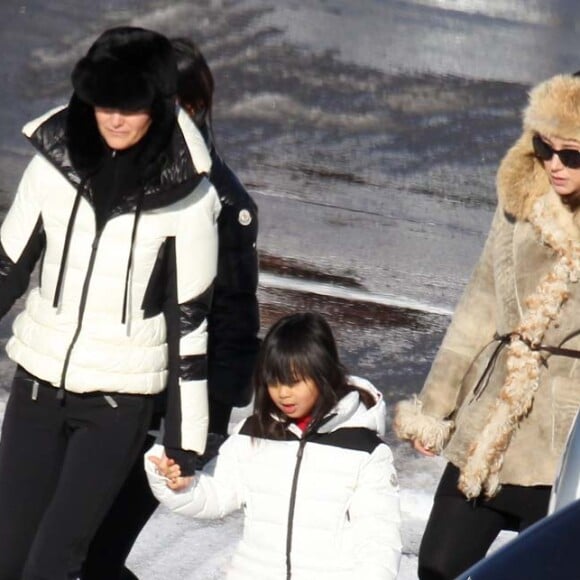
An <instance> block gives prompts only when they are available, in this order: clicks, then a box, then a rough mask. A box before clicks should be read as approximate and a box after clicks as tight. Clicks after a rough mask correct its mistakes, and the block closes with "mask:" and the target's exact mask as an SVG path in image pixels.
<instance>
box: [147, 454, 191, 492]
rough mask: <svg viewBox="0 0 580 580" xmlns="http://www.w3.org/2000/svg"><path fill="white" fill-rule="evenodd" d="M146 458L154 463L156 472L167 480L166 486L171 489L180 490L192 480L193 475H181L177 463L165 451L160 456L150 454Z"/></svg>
mask: <svg viewBox="0 0 580 580" xmlns="http://www.w3.org/2000/svg"><path fill="white" fill-rule="evenodd" d="M147 459H148V460H149V461H151V463H153V464H154V465H155V468H156V471H157V473H158V474H159V475H161V476H162V477H164V478H165V479H166V480H167V487H168V488H169V489H172V490H173V491H181V490H182V489H185V488H186V487H188V486H189V485H190V484H191V482H192V481H193V476H189V477H182V476H181V468H180V467H179V465H178V464H177V463H175V461H173V459H169V458H168V457H167V456H166V455H165V453H164V454H163V455H162V456H161V457H156V456H155V455H150V456H149V457H148V458H147Z"/></svg>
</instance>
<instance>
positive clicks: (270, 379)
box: [263, 352, 312, 385]
mask: <svg viewBox="0 0 580 580" xmlns="http://www.w3.org/2000/svg"><path fill="white" fill-rule="evenodd" d="M276 355H277V356H274V357H271V359H270V360H268V361H267V363H266V364H265V365H264V376H263V379H264V382H265V383H266V384H267V385H293V384H295V383H297V382H298V381H301V380H303V379H307V378H311V373H312V372H311V366H312V365H311V364H310V361H309V359H308V355H305V354H302V353H284V352H278V353H276Z"/></svg>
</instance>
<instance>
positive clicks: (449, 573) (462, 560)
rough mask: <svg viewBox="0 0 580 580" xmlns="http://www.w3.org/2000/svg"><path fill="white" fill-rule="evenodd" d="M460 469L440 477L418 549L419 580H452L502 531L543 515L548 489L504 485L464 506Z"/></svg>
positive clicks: (450, 466)
mask: <svg viewBox="0 0 580 580" xmlns="http://www.w3.org/2000/svg"><path fill="white" fill-rule="evenodd" d="M458 479H459V469H457V467H455V466H454V465H453V464H451V463H449V464H448V465H447V467H446V468H445V471H444V472H443V475H442V477H441V481H440V482H439V486H438V488H437V491H436V492H435V500H434V503H433V509H432V510H431V514H430V516H429V520H428V522H427V527H426V528H425V533H424V534H423V539H422V541H421V546H420V548H419V578H420V580H452V579H453V578H456V577H457V576H459V574H461V573H462V572H465V570H467V569H468V568H469V567H471V566H472V565H473V564H475V563H476V562H478V561H479V560H481V559H482V558H483V557H485V555H486V553H487V551H488V549H489V547H490V546H491V544H492V543H493V541H494V540H495V539H496V537H497V536H498V534H499V533H500V532H501V531H502V530H511V531H517V532H521V531H523V530H524V529H525V528H527V527H528V526H531V525H532V524H533V523H535V522H536V521H538V520H539V519H541V518H542V517H544V516H545V515H546V514H547V512H548V503H549V501H550V492H551V487H550V486H547V485H538V486H532V487H524V486H521V485H504V486H502V488H501V489H500V491H499V493H498V494H497V495H496V496H495V497H493V498H492V499H489V500H485V499H481V500H480V499H477V500H475V501H473V500H472V501H469V500H467V498H466V497H465V496H464V495H463V494H462V493H461V492H460V491H459V490H458V489H457V482H458Z"/></svg>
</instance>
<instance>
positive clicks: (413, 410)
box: [393, 397, 455, 453]
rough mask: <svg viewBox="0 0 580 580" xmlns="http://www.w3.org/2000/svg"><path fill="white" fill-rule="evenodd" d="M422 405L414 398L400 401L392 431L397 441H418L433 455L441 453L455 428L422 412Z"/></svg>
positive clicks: (450, 422)
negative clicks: (397, 438)
mask: <svg viewBox="0 0 580 580" xmlns="http://www.w3.org/2000/svg"><path fill="white" fill-rule="evenodd" d="M422 407H423V403H422V402H421V401H420V400H419V399H418V398H417V397H414V398H413V399H412V400H410V401H401V402H400V403H399V404H398V405H397V407H396V410H395V418H394V420H393V430H394V431H395V434H396V435H397V437H399V439H404V440H409V441H419V443H421V445H422V446H423V447H425V448H427V449H429V450H431V451H433V452H434V453H441V451H442V450H443V448H444V447H445V445H447V442H448V441H449V438H450V437H451V433H452V432H453V429H454V428H455V423H454V422H453V421H449V420H445V419H436V418H435V417H431V416H430V415H426V414H424V413H423V411H422Z"/></svg>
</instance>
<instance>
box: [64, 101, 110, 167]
mask: <svg viewBox="0 0 580 580" xmlns="http://www.w3.org/2000/svg"><path fill="white" fill-rule="evenodd" d="M65 132H66V141H67V149H68V153H69V158H70V162H71V165H72V166H73V168H74V169H75V170H76V171H77V172H78V174H79V175H80V176H81V177H84V176H86V175H87V174H89V173H92V172H93V171H94V170H96V168H97V165H98V162H99V160H100V159H101V157H102V155H103V153H104V150H105V145H104V143H103V140H102V138H101V135H100V133H99V129H98V127H97V121H96V119H95V110H94V108H93V107H92V106H91V105H89V104H87V103H85V102H84V101H83V100H81V99H80V98H79V97H78V96H77V95H76V94H75V93H73V95H72V97H71V99H70V102H69V105H68V110H67V118H66V128H65Z"/></svg>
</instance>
